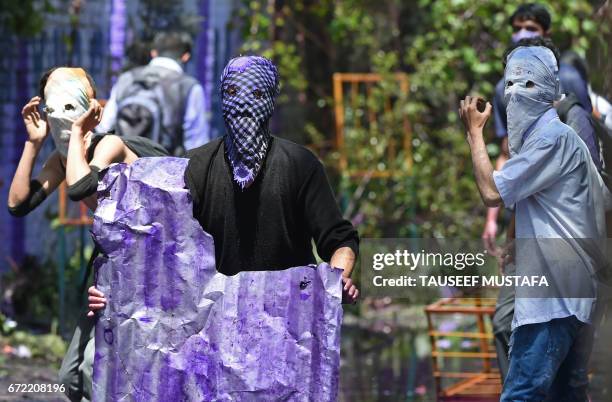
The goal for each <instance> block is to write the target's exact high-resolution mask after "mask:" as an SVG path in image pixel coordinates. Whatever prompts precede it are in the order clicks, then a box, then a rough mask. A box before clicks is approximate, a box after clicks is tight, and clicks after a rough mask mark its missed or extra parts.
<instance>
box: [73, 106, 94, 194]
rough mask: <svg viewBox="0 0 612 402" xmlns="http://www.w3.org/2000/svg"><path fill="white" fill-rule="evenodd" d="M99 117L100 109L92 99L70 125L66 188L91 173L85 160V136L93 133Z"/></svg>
mask: <svg viewBox="0 0 612 402" xmlns="http://www.w3.org/2000/svg"><path fill="white" fill-rule="evenodd" d="M101 117H102V107H101V106H100V104H99V103H98V102H97V101H96V100H95V99H92V100H91V102H90V105H89V109H88V110H87V111H86V112H85V113H84V114H83V115H82V116H81V117H79V119H78V120H77V121H75V122H74V123H73V124H72V132H71V134H70V142H69V144H68V157H67V162H66V184H68V186H72V185H74V184H75V183H77V182H78V181H79V180H81V179H82V178H84V177H85V176H87V175H89V174H90V173H91V168H90V166H89V164H88V163H87V158H86V155H87V149H86V147H85V134H87V133H88V132H90V131H93V129H94V128H95V127H96V126H97V125H98V123H100V120H101Z"/></svg>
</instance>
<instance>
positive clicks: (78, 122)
mask: <svg viewBox="0 0 612 402" xmlns="http://www.w3.org/2000/svg"><path fill="white" fill-rule="evenodd" d="M39 87H40V94H39V96H34V97H33V98H31V99H30V101H29V102H28V103H27V104H26V105H25V106H24V107H23V109H22V112H21V113H22V116H23V121H24V124H25V127H26V131H27V140H26V141H25V143H24V147H23V152H22V155H21V159H20V161H19V164H18V165H17V169H16V171H15V175H14V177H13V181H12V183H11V187H10V189H9V195H8V202H7V204H8V210H9V212H10V213H11V214H12V215H14V216H17V217H22V216H25V215H27V214H28V213H30V212H31V211H32V210H33V209H35V208H36V207H38V206H39V205H40V204H41V203H42V202H43V201H44V200H45V199H46V198H47V196H48V195H49V194H51V193H52V192H53V191H55V189H56V188H57V187H58V186H59V185H60V183H61V182H63V181H64V180H66V183H67V184H68V191H67V194H68V196H69V197H70V198H71V199H73V200H83V202H84V203H85V204H86V205H87V206H88V207H89V208H90V209H92V210H94V209H95V208H96V205H97V203H96V196H97V194H96V190H97V186H98V174H99V172H100V171H101V170H103V169H105V168H106V167H107V166H108V165H110V164H111V163H127V164H129V163H132V162H133V161H135V160H136V159H137V158H139V157H142V156H163V155H167V153H166V151H165V149H163V148H162V147H161V146H159V145H158V144H155V143H154V142H153V141H150V140H148V139H146V138H129V139H128V138H119V137H117V136H115V135H110V134H109V135H100V134H93V133H92V131H91V130H92V129H93V128H94V127H95V126H96V125H97V124H98V123H99V121H100V118H101V115H102V108H101V106H100V104H99V103H98V102H97V101H96V100H95V96H96V91H95V86H94V83H93V80H92V79H91V77H90V76H89V75H88V74H87V73H86V72H85V70H83V69H82V68H78V67H77V68H73V67H58V68H53V69H51V70H49V71H47V72H46V73H45V74H43V76H42V77H41V80H40V85H39ZM43 104H44V108H43V111H44V114H43V113H41V112H40V111H39V107H40V106H41V105H43ZM49 134H51V138H52V140H53V142H54V144H55V150H54V151H53V152H52V153H51V155H50V156H49V157H48V158H47V160H46V161H45V163H44V165H43V167H42V169H41V170H40V171H39V172H38V174H37V175H36V176H35V178H32V173H33V170H34V166H35V164H36V159H37V158H38V154H39V152H40V150H41V148H42V146H43V144H44V141H45V140H46V139H47V137H48V136H49ZM93 255H94V256H95V255H96V251H95V250H94V253H93ZM92 262H93V258H92V259H91V260H90V262H89V264H88V271H89V270H90V269H91V264H92ZM86 276H89V275H86ZM85 280H87V278H85ZM84 285H85V284H82V286H81V287H82V288H84ZM83 290H84V289H83ZM93 327H94V321H93V320H91V319H88V318H87V317H85V315H82V316H81V317H80V319H79V322H78V325H77V328H76V330H75V333H74V336H73V338H72V341H71V343H70V345H69V346H68V350H67V352H66V356H65V358H64V360H63V362H62V367H61V368H60V382H61V383H62V384H64V385H65V389H66V393H67V395H68V397H69V398H70V399H71V400H75V401H86V400H89V399H90V396H91V373H92V365H93Z"/></svg>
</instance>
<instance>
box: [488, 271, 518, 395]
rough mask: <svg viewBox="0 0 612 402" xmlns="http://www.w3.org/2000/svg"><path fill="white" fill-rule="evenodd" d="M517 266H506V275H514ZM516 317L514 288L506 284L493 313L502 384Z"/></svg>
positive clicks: (506, 368) (508, 364) (508, 365)
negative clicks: (513, 320) (513, 322)
mask: <svg viewBox="0 0 612 402" xmlns="http://www.w3.org/2000/svg"><path fill="white" fill-rule="evenodd" d="M515 271H516V268H515V266H514V264H511V265H508V266H507V267H506V275H514V274H515ZM513 317H514V288H513V287H509V286H504V287H502V288H501V289H500V291H499V295H498V296H497V304H496V306H495V313H494V314H493V320H492V325H493V335H494V336H495V351H496V353H497V364H498V366H499V373H500V376H501V381H502V384H503V382H504V380H505V378H506V375H507V374H508V368H509V367H510V359H509V357H508V350H509V345H510V335H511V334H512V319H513Z"/></svg>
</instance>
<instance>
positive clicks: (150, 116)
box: [115, 66, 197, 156]
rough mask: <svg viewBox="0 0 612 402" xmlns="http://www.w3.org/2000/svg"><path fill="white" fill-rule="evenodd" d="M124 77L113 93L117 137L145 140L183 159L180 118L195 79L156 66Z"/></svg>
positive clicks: (138, 70) (130, 72)
mask: <svg viewBox="0 0 612 402" xmlns="http://www.w3.org/2000/svg"><path fill="white" fill-rule="evenodd" d="M126 74H128V78H126V79H123V80H121V81H120V82H121V87H120V88H117V89H116V91H117V123H116V126H115V132H116V134H118V135H122V136H141V137H146V138H149V139H151V140H153V141H155V142H157V143H159V144H161V145H162V146H163V147H164V148H166V149H167V150H168V152H169V153H170V155H174V156H181V155H183V154H184V153H185V149H184V147H183V118H184V116H185V108H186V103H187V97H188V96H189V91H190V90H191V88H192V87H193V86H194V85H195V84H196V83H197V81H196V80H195V78H193V77H190V76H188V75H187V74H184V73H179V72H177V71H174V70H170V69H167V68H164V67H158V66H144V67H137V68H135V69H133V70H131V71H128V72H127V73H126ZM118 85H119V83H118Z"/></svg>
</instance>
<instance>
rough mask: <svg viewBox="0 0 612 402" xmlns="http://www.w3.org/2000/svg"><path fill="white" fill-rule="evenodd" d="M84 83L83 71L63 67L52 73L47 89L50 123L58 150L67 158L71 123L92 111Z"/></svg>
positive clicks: (46, 110) (46, 107) (46, 98)
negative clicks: (89, 109) (88, 110)
mask: <svg viewBox="0 0 612 402" xmlns="http://www.w3.org/2000/svg"><path fill="white" fill-rule="evenodd" d="M85 82H87V79H86V77H85V71H84V70H83V69H81V68H67V67H61V68H58V69H56V70H54V71H53V73H51V76H50V77H49V80H48V81H47V84H46V86H45V112H46V115H47V124H49V130H50V131H51V136H52V137H53V142H55V148H56V149H57V150H58V152H59V153H60V154H61V155H63V156H64V157H65V156H67V155H68V144H69V142H70V133H71V132H72V123H74V122H75V121H76V120H77V119H78V118H79V117H81V115H82V114H83V113H85V112H86V111H87V109H88V108H89V96H88V95H87V88H86V87H85Z"/></svg>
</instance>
